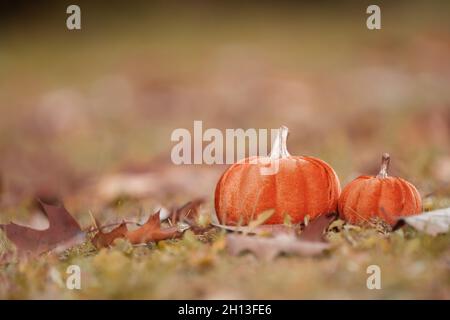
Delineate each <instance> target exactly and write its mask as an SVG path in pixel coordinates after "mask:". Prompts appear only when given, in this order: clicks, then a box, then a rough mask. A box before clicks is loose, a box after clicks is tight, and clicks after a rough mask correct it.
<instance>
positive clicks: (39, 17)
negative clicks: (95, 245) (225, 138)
mask: <svg viewBox="0 0 450 320" xmlns="http://www.w3.org/2000/svg"><path fill="white" fill-rule="evenodd" d="M69 4H78V5H80V7H81V15H82V16H81V20H82V30H80V31H69V30H67V29H66V18H67V14H66V8H67V6H68V5H69ZM369 4H372V3H371V2H368V1H362V2H356V1H355V2H343V3H341V4H333V3H331V2H319V3H318V4H315V5H312V4H303V3H299V4H294V3H289V2H288V3H285V2H282V3H277V4H276V5H275V4H274V3H270V2H257V3H256V2H255V3H253V4H247V5H241V4H238V3H237V2H223V3H219V2H214V3H210V2H209V1H194V2H189V3H185V2H183V3H178V2H175V1H169V2H167V1H164V2H163V1H161V2H153V1H150V2H148V1H141V2H138V1H136V2H134V1H133V2H125V1H98V2H92V1H81V2H80V1H76V2H72V1H70V2H69V1H59V2H43V1H42V2H40V1H37V2H33V3H31V2H30V3H29V2H25V1H23V2H22V1H19V2H17V1H3V2H2V4H1V6H0V8H1V10H0V12H1V13H0V24H1V25H0V39H1V41H0V112H1V115H2V116H1V117H0V181H1V188H0V190H1V191H0V192H1V198H0V199H1V200H0V207H1V208H2V211H3V212H5V215H4V218H5V219H6V217H11V216H17V215H18V214H19V213H20V210H18V209H17V208H27V207H28V205H29V204H30V203H31V202H32V201H33V199H35V198H36V197H40V198H43V199H47V200H48V201H56V200H58V201H61V200H62V201H64V202H65V203H66V204H67V205H68V206H69V207H70V208H71V209H72V210H77V209H80V208H82V210H87V209H90V208H95V207H102V206H104V203H110V202H111V201H113V202H114V201H116V200H117V199H118V198H121V197H123V196H125V197H131V198H139V199H150V201H153V202H158V203H159V202H165V201H172V199H174V198H190V197H192V196H194V195H195V196H197V195H200V196H205V197H207V198H209V199H212V196H213V195H212V190H213V188H214V186H215V182H216V180H217V179H218V177H219V175H220V173H221V172H222V171H223V169H224V167H223V166H183V167H176V166H174V165H173V164H172V163H171V161H170V151H171V148H172V146H173V145H174V143H172V142H171V141H170V134H171V132H172V131H173V130H174V129H176V128H180V127H181V128H188V129H192V125H193V121H194V120H203V122H204V127H205V128H210V127H216V128H220V129H225V128H244V129H247V128H277V127H279V126H280V125H286V126H288V127H289V128H290V132H291V136H290V140H289V150H290V152H291V154H309V155H314V156H317V157H321V158H323V159H324V160H326V161H327V162H329V163H330V164H331V165H332V166H333V167H334V169H335V170H336V171H337V173H338V175H339V176H340V178H341V182H342V184H343V185H344V184H345V183H346V182H348V181H349V180H350V179H352V178H354V177H355V176H356V175H358V174H361V173H368V174H374V173H376V171H377V167H378V164H379V158H380V156H381V153H382V152H390V153H391V156H392V165H393V167H392V173H393V174H394V175H401V176H403V177H404V178H406V179H409V180H410V181H412V182H413V183H415V184H416V185H417V186H418V187H419V189H420V191H421V193H422V195H423V196H432V197H435V198H436V199H441V198H442V199H446V198H447V197H448V196H449V195H450V192H449V181H450V153H449V151H450V141H449V140H450V90H449V87H450V86H449V85H450V59H449V58H450V10H449V9H450V3H448V2H447V1H396V2H390V3H387V2H384V1H381V2H380V1H377V4H378V5H380V7H381V10H382V29H381V30H379V31H371V30H368V29H367V28H366V18H367V14H366V13H365V11H366V8H367V6H368V5H369ZM102 199H104V200H102ZM442 201H448V200H442ZM444 204H445V203H442V205H444ZM8 212H9V213H10V215H7V214H6V213H8Z"/></svg>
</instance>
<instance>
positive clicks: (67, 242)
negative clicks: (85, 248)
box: [0, 202, 85, 255]
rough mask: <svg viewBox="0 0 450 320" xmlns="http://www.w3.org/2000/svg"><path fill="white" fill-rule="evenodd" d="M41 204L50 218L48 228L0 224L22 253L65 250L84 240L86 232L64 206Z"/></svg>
mask: <svg viewBox="0 0 450 320" xmlns="http://www.w3.org/2000/svg"><path fill="white" fill-rule="evenodd" d="M40 205H41V207H42V210H43V212H44V213H45V215H46V216H47V218H48V223H49V227H48V228H47V229H45V230H36V229H32V228H30V227H26V226H22V225H18V224H15V223H13V222H11V223H9V224H3V225H0V229H2V230H3V231H4V232H5V234H6V236H7V237H8V239H9V240H10V241H11V242H12V243H13V244H14V245H15V246H16V248H17V250H18V252H19V253H20V254H34V255H38V254H41V253H43V252H46V251H49V250H64V249H66V248H68V247H71V246H73V245H75V244H78V243H81V242H82V241H84V238H85V233H84V232H83V231H82V230H81V228H80V226H79V225H78V223H77V221H76V220H75V219H74V218H73V217H72V216H71V215H70V213H69V212H68V211H67V210H66V209H65V208H64V207H57V206H52V205H47V204H45V203H42V202H40Z"/></svg>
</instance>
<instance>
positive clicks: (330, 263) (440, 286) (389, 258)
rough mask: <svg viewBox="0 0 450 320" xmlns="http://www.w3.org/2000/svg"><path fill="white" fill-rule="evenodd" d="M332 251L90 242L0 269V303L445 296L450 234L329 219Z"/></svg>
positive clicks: (208, 238) (210, 242)
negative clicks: (373, 276)
mask: <svg viewBox="0 0 450 320" xmlns="http://www.w3.org/2000/svg"><path fill="white" fill-rule="evenodd" d="M327 238H328V239H329V241H330V243H331V244H332V248H331V249H330V250H329V251H328V252H327V253H325V254H324V255H322V256H320V257H298V256H289V255H286V256H279V257H277V258H275V259H274V260H268V261H264V260H261V259H258V258H256V257H255V256H254V255H253V254H251V253H249V254H242V255H239V256H232V255H230V254H229V253H228V251H227V249H226V243H225V232H224V231H220V230H211V231H209V232H208V233H207V235H202V236H196V235H195V234H194V233H193V232H191V231H187V232H185V233H184V235H183V237H182V239H179V240H165V241H161V242H159V243H158V244H149V245H143V246H132V245H131V244H130V243H129V242H128V241H126V240H121V239H120V240H118V241H116V242H115V244H114V245H113V247H112V248H109V249H101V250H97V249H96V248H95V247H94V246H93V245H92V244H91V243H90V242H85V243H83V244H82V245H79V246H77V247H74V248H72V249H70V250H67V251H64V252H63V253H61V254H58V255H56V254H44V255H42V256H40V257H39V258H37V259H32V260H29V261H26V260H25V261H21V262H19V263H14V264H8V265H4V266H2V273H1V279H0V284H1V286H0V290H1V291H0V294H1V297H2V298H10V299H11V298H30V299H36V298H68V299H72V298H81V299H89V298H117V299H131V298H150V299H153V298H166V299H176V298H179V299H186V298H196V299H197V298H198V299H239V298H245V299H268V298H269V299H270V298H275V299H277V298H285V299H303V298H311V299H316V298H326V299H347V298H348V299H351V298H362V299H366V298H367V299H372V298H381V299H404V298H426V299H428V298H436V299H448V298H450V277H449V274H450V271H449V270H450V250H449V245H450V236H449V235H448V234H447V235H442V236H438V237H437V238H436V237H431V236H428V235H425V234H421V233H418V232H417V231H415V230H413V229H410V228H406V229H400V230H397V231H395V232H393V233H391V234H385V233H383V232H380V231H376V230H375V229H373V228H368V229H366V228H359V227H354V226H350V225H345V224H344V223H343V222H342V221H341V220H337V221H335V222H333V223H332V224H331V225H330V227H329V230H328V232H327ZM73 264H76V265H79V266H80V268H81V270H82V287H81V290H69V289H67V288H66V283H65V282H66V278H67V274H66V269H67V267H68V266H69V265H73ZM373 264H375V265H378V266H379V267H380V268H381V272H382V273H381V275H382V278H381V279H382V288H381V290H369V289H367V286H366V281H367V277H368V276H369V275H368V274H367V273H366V270H367V267H368V266H369V265H373Z"/></svg>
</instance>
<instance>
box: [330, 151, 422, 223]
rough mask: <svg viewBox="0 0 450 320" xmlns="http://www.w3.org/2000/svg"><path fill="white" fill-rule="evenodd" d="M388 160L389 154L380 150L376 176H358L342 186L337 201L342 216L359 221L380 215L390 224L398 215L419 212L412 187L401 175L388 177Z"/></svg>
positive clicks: (417, 196) (420, 202) (418, 195)
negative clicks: (379, 165)
mask: <svg viewBox="0 0 450 320" xmlns="http://www.w3.org/2000/svg"><path fill="white" fill-rule="evenodd" d="M389 161H390V156H389V154H387V153H384V154H383V156H382V161H381V169H380V172H379V173H378V175H377V176H360V177H358V178H356V179H355V180H353V181H352V182H350V183H349V184H348V185H347V186H346V187H345V188H344V190H343V191H342V194H341V197H340V198H339V204H338V208H339V215H340V216H341V218H342V219H344V220H346V221H348V222H350V223H354V224H362V223H364V222H368V221H369V220H370V219H372V218H380V219H382V220H384V221H386V222H387V223H389V224H391V225H393V224H395V222H396V221H397V219H398V218H399V217H401V216H409V215H414V214H417V213H420V212H421V211H422V199H421V198H420V194H419V192H418V191H417V189H416V187H414V185H412V184H411V183H409V182H408V181H406V180H404V179H402V178H397V177H389V176H388V173H387V172H388V169H389Z"/></svg>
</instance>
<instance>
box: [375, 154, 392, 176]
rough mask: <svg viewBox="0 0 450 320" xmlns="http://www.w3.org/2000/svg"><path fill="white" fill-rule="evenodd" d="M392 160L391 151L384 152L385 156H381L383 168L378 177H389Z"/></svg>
mask: <svg viewBox="0 0 450 320" xmlns="http://www.w3.org/2000/svg"><path fill="white" fill-rule="evenodd" d="M390 160H391V156H390V155H389V153H383V156H382V157H381V168H380V172H379V173H378V175H377V178H383V179H384V178H387V176H388V170H389V162H390Z"/></svg>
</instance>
